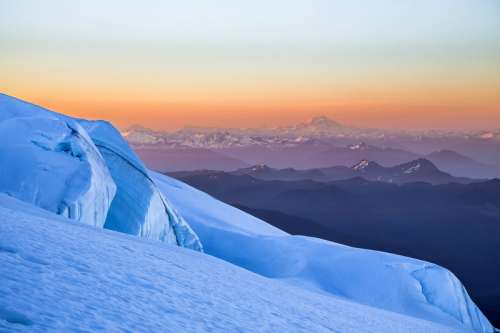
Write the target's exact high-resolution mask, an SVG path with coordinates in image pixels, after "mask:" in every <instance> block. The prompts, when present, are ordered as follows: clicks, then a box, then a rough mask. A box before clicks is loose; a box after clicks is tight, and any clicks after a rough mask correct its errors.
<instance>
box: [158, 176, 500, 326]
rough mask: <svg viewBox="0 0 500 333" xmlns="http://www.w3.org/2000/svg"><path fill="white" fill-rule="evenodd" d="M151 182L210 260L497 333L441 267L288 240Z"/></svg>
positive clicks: (182, 189) (180, 189) (170, 182)
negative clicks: (192, 231) (179, 214)
mask: <svg viewBox="0 0 500 333" xmlns="http://www.w3.org/2000/svg"><path fill="white" fill-rule="evenodd" d="M154 178H155V179H156V183H157V184H158V185H159V186H160V188H161V190H162V191H163V192H164V193H165V195H166V196H168V197H169V198H171V200H172V203H173V204H174V206H175V207H176V208H177V209H178V211H179V212H180V213H181V214H182V215H183V216H184V218H185V219H186V220H187V221H188V223H189V224H190V225H191V227H192V228H193V229H194V230H195V232H196V233H197V234H198V235H199V237H200V238H201V241H202V243H203V245H204V249H205V252H206V253H208V254H211V255H213V256H215V257H218V258H221V259H223V260H226V261H229V262H231V263H233V264H235V265H238V266H240V267H242V268H245V269H248V270H250V271H252V272H255V273H257V274H260V275H262V276H265V277H268V278H273V279H276V280H280V281H286V282H287V283H290V284H292V285H295V286H299V287H302V288H305V289H308V290H313V291H316V292H318V293H321V294H329V295H335V296H338V297H343V298H346V299H349V300H352V301H356V302H359V303H361V304H366V305H370V306H374V307H377V308H382V309H385V310H389V311H393V312H397V313H401V314H405V315H409V316H413V317H417V318H422V319H426V320H430V321H434V322H436V323H440V324H443V325H447V326H451V327H456V328H459V329H463V330H471V331H474V332H481V333H486V332H493V331H494V328H493V326H492V325H491V324H490V323H489V321H488V320H487V318H486V317H485V316H484V315H483V314H482V312H481V311H480V310H479V309H478V308H477V306H476V305H475V304H474V302H473V301H472V300H471V299H470V297H469V296H468V294H467V292H466V290H465V288H464V286H463V285H462V284H461V283H460V281H459V280H458V279H457V278H456V277H455V276H454V275H453V273H451V272H450V271H448V270H446V269H444V268H442V267H440V266H437V265H434V264H431V263H427V262H424V261H420V260H416V259H412V258H407V257H403V256H398V255H394V254H389V253H384V252H378V251H372V250H364V249H358V248H354V247H349V246H345V245H341V244H337V243H333V242H330V241H325V240H321V239H317V238H312V237H304V236H291V235H288V234H287V233H285V232H283V231H281V230H279V229H277V228H274V227H272V226H270V225H268V224H267V223H265V222H264V221H261V220H259V219H257V218H255V217H253V216H250V215H248V214H246V213H244V212H242V211H240V210H238V209H236V208H234V207H231V206H229V205H226V204H224V203H222V202H220V201H218V200H216V199H214V198H213V197H211V196H209V195H208V194H206V193H203V192H201V191H198V190H196V189H195V188H193V187H191V186H189V185H187V184H185V183H182V182H180V181H178V180H176V179H173V178H171V177H168V176H165V175H162V174H159V173H154Z"/></svg>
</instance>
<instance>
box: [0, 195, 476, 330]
mask: <svg viewBox="0 0 500 333" xmlns="http://www.w3.org/2000/svg"><path fill="white" fill-rule="evenodd" d="M0 221H2V223H0V262H1V263H2V264H1V265H0V331H1V332H10V333H12V332H112V333H113V332H277V333H280V332H318V333H320V332H344V333H351V332H352V333H354V332H356V333H365V332H374V333H377V332H380V333H386V332H401V333H405V332H408V333H410V332H411V333H416V332H422V333H424V332H425V333H438V332H439V333H453V332H455V333H457V332H471V331H470V330H467V328H465V327H463V328H462V329H456V328H452V327H449V326H442V325H440V324H436V323H433V322H430V321H426V320H421V319H417V318H412V317H408V316H404V315H400V314H397V313H393V312H389V311H384V310H380V309H376V308H373V307H369V306H366V305H361V304H358V303H354V302H351V301H348V300H346V299H342V298H339V297H336V296H331V295H330V296H328V295H322V294H319V293H316V292H311V291H308V290H306V289H303V288H297V287H294V286H292V285H290V284H288V283H284V282H282V281H279V280H273V279H268V278H265V277H262V276H260V275H257V274H254V273H252V272H249V271H247V270H244V269H242V268H239V267H237V266H234V265H232V264H230V263H227V262H225V261H222V260H219V259H217V258H214V257H212V256H209V255H206V254H203V253H200V252H196V251H189V250H186V249H183V248H180V247H177V246H172V245H169V244H166V243H162V242H155V241H151V240H148V239H143V238H138V237H133V236H130V235H125V234H123V233H117V232H114V231H111V230H101V229H95V228H90V227H88V226H85V225H82V224H74V223H70V221H69V220H67V219H65V218H63V217H60V216H57V215H55V214H52V213H50V212H48V211H44V210H41V209H39V208H37V207H35V206H33V205H28V204H26V203H23V202H21V201H19V200H16V199H14V198H11V197H8V196H6V195H4V194H0Z"/></svg>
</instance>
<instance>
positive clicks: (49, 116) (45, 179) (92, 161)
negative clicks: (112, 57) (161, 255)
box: [0, 94, 203, 251]
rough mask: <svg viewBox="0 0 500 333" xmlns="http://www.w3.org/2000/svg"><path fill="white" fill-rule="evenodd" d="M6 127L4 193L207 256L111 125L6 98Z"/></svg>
mask: <svg viewBox="0 0 500 333" xmlns="http://www.w3.org/2000/svg"><path fill="white" fill-rule="evenodd" d="M0 124H1V126H2V129H1V130H0V138H3V139H4V141H2V142H9V144H8V145H4V147H0V162H1V164H2V169H3V170H2V174H0V192H7V193H9V194H11V195H13V196H16V197H18V198H20V199H23V200H25V201H28V202H32V203H35V204H37V205H38V206H40V207H42V208H45V209H48V210H51V211H53V212H56V213H59V214H62V215H65V216H68V217H71V218H75V219H76V220H79V221H81V222H84V223H87V224H92V225H95V226H97V227H103V226H104V227H105V228H109V229H113V230H116V231H121V232H125V233H129V234H132V235H138V236H142V237H147V238H151V239H157V240H161V241H164V242H167V243H171V244H178V245H180V246H183V247H188V248H191V249H194V250H199V251H202V249H203V248H202V245H201V243H200V241H199V239H198V237H197V236H196V234H195V233H194V232H193V231H192V230H191V228H190V227H189V225H187V223H186V222H185V221H184V219H183V218H182V217H181V216H180V215H179V214H178V213H177V212H176V211H175V210H174V209H173V207H172V206H171V205H170V204H169V202H168V201H167V199H166V198H165V197H164V196H163V194H162V193H161V192H160V191H159V190H158V189H157V187H156V185H155V184H154V181H153V180H152V179H151V178H150V177H149V175H148V173H147V170H146V168H145V167H144V164H143V163H142V162H141V161H140V160H139V158H138V157H137V156H136V155H135V154H134V153H133V152H132V150H131V149H130V148H129V146H128V144H127V143H126V142H125V141H124V140H123V138H122V137H121V135H120V133H119V132H118V131H117V130H116V129H115V128H114V127H113V126H112V125H111V124H109V123H107V122H104V121H87V120H82V119H73V118H71V117H68V116H65V115H61V114H57V113H55V112H52V111H49V110H46V109H44V108H41V107H38V106H36V105H33V104H30V103H27V102H24V101H21V100H18V99H16V98H13V97H10V96H7V95H3V94H0ZM20 149H22V151H21V150H20ZM2 152H3V153H2ZM4 170H5V172H4ZM13 176H16V177H13ZM82 192H83V193H82ZM92 205H94V206H95V207H93V206H92ZM108 208H109V210H108Z"/></svg>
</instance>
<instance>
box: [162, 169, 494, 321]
mask: <svg viewBox="0 0 500 333" xmlns="http://www.w3.org/2000/svg"><path fill="white" fill-rule="evenodd" d="M419 165H420V166H419ZM353 169H355V170H354V172H356V173H363V170H365V172H364V176H365V177H366V176H367V175H369V174H371V173H372V172H373V174H377V173H381V174H386V173H390V172H393V173H394V179H397V180H398V181H397V182H400V183H405V182H406V181H407V180H408V179H409V178H411V177H416V179H419V180H422V179H423V178H425V177H429V179H432V181H429V179H428V181H429V182H437V183H441V182H442V181H443V179H442V178H441V177H450V176H449V175H446V174H444V173H442V172H440V171H439V170H437V171H436V169H435V167H433V166H432V165H431V164H430V162H428V161H424V160H417V161H414V162H412V163H409V164H407V165H401V166H398V167H393V168H383V167H381V166H379V165H376V164H374V163H369V162H367V163H365V162H361V163H359V164H358V165H357V166H356V167H355V168H353ZM339 170H340V169H339ZM342 170H344V171H346V172H348V171H347V170H346V169H344V168H342ZM323 172H324V170H307V171H298V170H292V169H288V170H287V169H285V170H274V169H271V168H269V167H265V166H256V167H251V168H247V169H243V170H239V171H236V172H232V173H227V172H220V171H219V172H214V171H203V172H198V173H194V172H191V173H189V172H185V173H173V174H171V175H173V176H174V177H177V178H179V179H180V180H182V181H184V182H186V183H188V184H190V185H192V186H194V187H197V188H198V189H200V190H202V191H205V192H207V193H209V194H211V195H213V196H214V197H215V198H217V199H220V200H222V201H225V202H227V203H229V204H231V205H233V206H236V207H239V208H240V209H242V210H245V211H246V212H248V213H250V214H252V215H254V216H257V217H259V218H262V219H264V220H266V221H267V222H269V223H271V224H273V225H275V226H277V227H279V228H281V229H283V230H285V231H287V232H290V233H293V234H299V235H308V236H314V237H319V238H323V239H328V240H332V241H335V242H339V243H343V244H348V245H352V246H357V247H363V248H371V249H376V250H381V251H388V252H393V253H398V254H402V255H408V256H413V257H416V258H419V259H425V260H430V261H433V262H436V263H438V264H440V265H442V266H444V267H446V268H449V269H452V270H453V272H455V273H456V274H457V275H458V276H459V277H460V278H461V279H463V280H464V281H465V282H466V285H467V286H468V291H469V292H470V293H471V294H472V296H473V297H474V299H476V300H477V302H478V305H479V306H480V307H481V308H482V309H483V311H485V313H486V314H487V315H488V316H489V317H490V318H492V319H493V320H497V321H498V320H500V311H498V304H499V302H500V294H499V293H498V281H499V280H500V266H499V265H498V256H500V243H499V242H498V234H499V232H500V224H499V221H500V196H499V193H500V180H490V181H485V182H479V183H471V184H460V183H449V184H441V185H431V184H428V183H422V182H411V183H406V184H402V185H398V184H394V183H389V182H381V181H369V180H366V179H363V178H361V177H356V178H351V179H347V180H339V181H334V182H320V181H313V180H305V179H306V178H311V179H322V178H323V177H325V176H324V173H323ZM335 172H337V171H335ZM335 172H334V173H335ZM349 172H350V171H349ZM419 174H420V175H419ZM259 177H260V178H267V179H268V180H263V179H259ZM370 177H373V176H370ZM405 177H408V178H405ZM436 177H437V178H436ZM276 179H281V180H276ZM285 179H286V180H285ZM449 179H450V178H449ZM450 180H451V179H450Z"/></svg>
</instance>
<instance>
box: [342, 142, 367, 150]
mask: <svg viewBox="0 0 500 333" xmlns="http://www.w3.org/2000/svg"><path fill="white" fill-rule="evenodd" d="M369 147H370V146H368V145H367V144H366V143H364V142H359V143H356V144H353V145H349V146H348V147H347V148H349V149H350V150H366V149H368V148H369Z"/></svg>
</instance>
